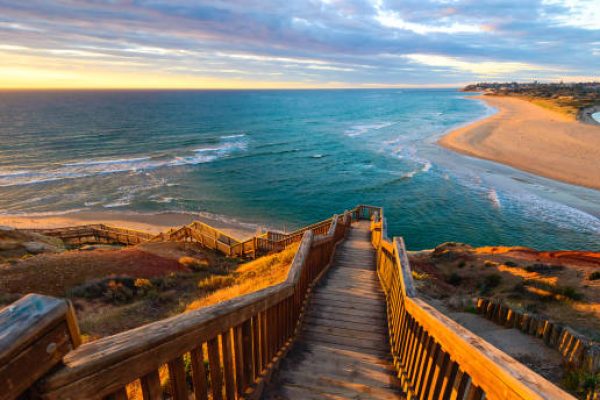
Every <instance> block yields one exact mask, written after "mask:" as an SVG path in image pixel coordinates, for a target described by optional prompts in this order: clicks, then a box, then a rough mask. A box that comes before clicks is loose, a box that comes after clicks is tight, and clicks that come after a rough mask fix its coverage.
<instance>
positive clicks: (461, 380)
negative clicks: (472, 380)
mask: <svg viewBox="0 0 600 400" xmlns="http://www.w3.org/2000/svg"><path fill="white" fill-rule="evenodd" d="M468 383H469V376H468V375H467V374H465V373H464V372H463V371H461V370H458V372H457V373H456V377H455V379H454V382H453V385H452V391H451V393H450V400H463V398H464V396H465V390H466V389H467V384H468Z"/></svg>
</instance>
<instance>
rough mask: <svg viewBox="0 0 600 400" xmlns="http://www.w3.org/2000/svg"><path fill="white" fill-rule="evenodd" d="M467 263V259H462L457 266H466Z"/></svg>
mask: <svg viewBox="0 0 600 400" xmlns="http://www.w3.org/2000/svg"><path fill="white" fill-rule="evenodd" d="M465 265H467V263H466V262H465V261H461V262H459V263H458V265H457V267H458V268H464V267H465Z"/></svg>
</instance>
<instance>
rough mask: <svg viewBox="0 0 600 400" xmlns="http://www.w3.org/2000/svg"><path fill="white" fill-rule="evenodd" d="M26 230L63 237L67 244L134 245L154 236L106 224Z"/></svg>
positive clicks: (27, 230)
mask: <svg viewBox="0 0 600 400" xmlns="http://www.w3.org/2000/svg"><path fill="white" fill-rule="evenodd" d="M24 231H26V232H34V233H40V234H43V235H46V236H55V237H59V238H61V239H62V240H63V241H64V242H65V243H66V244H71V245H73V244H77V245H81V244H87V243H107V244H123V245H127V246H128V245H134V244H139V243H142V242H146V241H148V240H150V239H152V238H153V237H154V235H152V234H151V233H147V232H141V231H137V230H134V229H123V228H117V227H114V226H109V225H104V224H91V225H81V226H74V227H67V228H55V229H24Z"/></svg>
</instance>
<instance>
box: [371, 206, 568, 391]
mask: <svg viewBox="0 0 600 400" xmlns="http://www.w3.org/2000/svg"><path fill="white" fill-rule="evenodd" d="M368 213H369V214H370V215H371V216H373V221H372V223H371V230H372V243H373V245H374V246H375V247H376V249H377V271H378V275H379V279H380V282H381V285H382V287H383V290H384V292H385V296H386V303H387V315H388V329H389V338H390V348H391V353H392V356H393V360H394V366H395V368H396V369H397V371H398V375H399V377H400V380H401V384H402V388H403V390H404V391H405V392H406V394H407V396H408V397H409V398H419V399H469V400H479V399H483V398H485V399H572V398H573V397H572V396H570V395H569V394H568V393H566V392H564V391H562V390H561V389H559V388H558V387H556V386H554V385H553V384H551V383H550V382H548V381H547V380H545V379H544V378H542V377H541V376H539V375H538V374H536V373H534V372H533V371H531V370H530V369H528V368H527V367H525V366H524V365H523V364H521V363H519V362H518V361H516V360H515V359H513V358H511V357H510V356H508V355H507V354H505V353H503V352H502V351H500V350H498V349H497V348H495V347H494V346H492V345H490V344H489V343H487V342H486V341H484V340H483V339H481V338H480V337H479V336H477V335H475V334H473V333H471V332H470V331H468V330H467V329H465V328H463V327H462V326H461V325H459V324H458V323H456V322H455V321H453V320H451V319H450V318H448V317H446V316H445V315H444V314H442V313H441V312H439V311H438V310H436V309H435V308H433V307H432V306H430V305H429V304H427V303H426V302H425V301H423V300H422V299H420V298H419V297H418V295H417V293H416V291H415V289H414V286H413V280H412V273H411V270H410V266H409V263H408V257H407V255H406V249H405V246H404V241H403V240H402V238H399V237H397V238H394V239H393V240H390V239H388V238H387V234H386V228H385V218H384V216H383V209H376V208H373V207H371V209H370V210H369V211H368Z"/></svg>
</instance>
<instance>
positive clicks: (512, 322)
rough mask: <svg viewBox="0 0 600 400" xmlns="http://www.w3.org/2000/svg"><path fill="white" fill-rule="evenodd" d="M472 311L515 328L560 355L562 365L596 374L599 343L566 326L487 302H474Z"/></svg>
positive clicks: (599, 366) (599, 354)
mask: <svg viewBox="0 0 600 400" xmlns="http://www.w3.org/2000/svg"><path fill="white" fill-rule="evenodd" d="M476 309H477V312H478V313H479V314H480V315H481V316H483V317H485V318H487V319H489V320H490V321H493V322H495V323H496V324H498V325H501V326H503V327H505V328H514V329H519V330H520V331H521V332H523V333H524V334H527V335H531V336H534V337H537V338H539V339H541V340H543V341H544V343H545V344H546V346H548V347H551V348H553V349H555V350H556V351H558V352H559V353H560V354H561V356H562V358H563V361H564V363H565V365H567V366H569V367H571V368H583V369H584V370H585V371H587V372H589V373H591V374H596V373H598V372H600V343H598V342H596V341H593V340H591V339H589V338H587V337H585V336H584V335H582V334H580V333H578V332H575V331H574V330H573V329H571V328H569V327H568V326H564V325H562V324H560V323H557V322H555V321H552V320H549V319H545V318H543V317H541V316H539V315H535V314H530V313H524V312H521V311H517V310H514V309H512V308H510V307H508V306H507V305H505V304H502V303H501V302H497V301H493V300H490V299H483V298H479V299H477V308H476ZM598 389H600V388H598Z"/></svg>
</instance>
